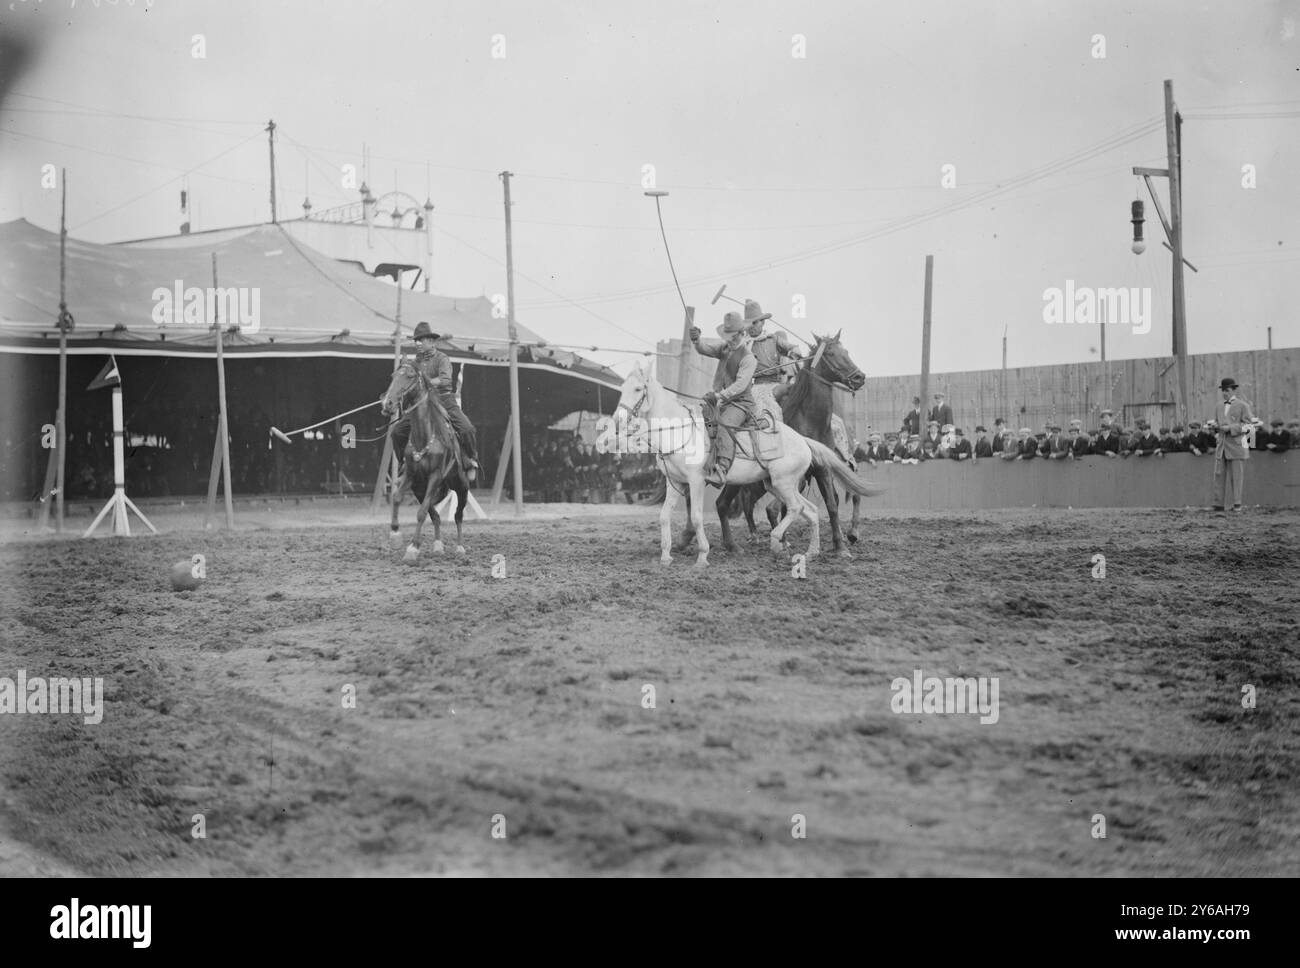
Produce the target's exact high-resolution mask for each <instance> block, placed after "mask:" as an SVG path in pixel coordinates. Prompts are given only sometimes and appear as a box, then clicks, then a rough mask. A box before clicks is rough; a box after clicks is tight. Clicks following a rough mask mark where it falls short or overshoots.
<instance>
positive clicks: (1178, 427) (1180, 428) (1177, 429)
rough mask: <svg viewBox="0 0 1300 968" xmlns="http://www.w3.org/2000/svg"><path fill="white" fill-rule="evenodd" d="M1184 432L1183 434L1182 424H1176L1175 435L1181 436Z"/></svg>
mask: <svg viewBox="0 0 1300 968" xmlns="http://www.w3.org/2000/svg"><path fill="white" fill-rule="evenodd" d="M1182 432H1183V427H1182V424H1174V433H1176V434H1181V433H1182Z"/></svg>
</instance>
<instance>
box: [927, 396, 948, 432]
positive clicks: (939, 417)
mask: <svg viewBox="0 0 1300 968" xmlns="http://www.w3.org/2000/svg"><path fill="white" fill-rule="evenodd" d="M930 423H937V424H938V425H939V426H940V427H942V426H944V425H945V424H950V423H953V419H952V407H950V406H948V404H946V403H944V402H943V394H942V393H936V394H935V395H934V406H933V407H932V408H931V409H930Z"/></svg>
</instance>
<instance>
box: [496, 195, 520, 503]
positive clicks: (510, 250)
mask: <svg viewBox="0 0 1300 968" xmlns="http://www.w3.org/2000/svg"><path fill="white" fill-rule="evenodd" d="M510 174H511V173H510V172H508V171H503V172H502V173H501V181H502V183H503V184H504V185H505V193H506V199H505V204H506V310H507V315H506V325H507V328H508V331H509V335H510V431H511V445H510V446H511V457H512V458H513V467H514V472H515V474H514V490H515V514H516V515H517V516H518V515H522V514H523V513H524V462H523V446H522V444H521V442H520V428H519V333H518V332H517V331H516V329H515V259H514V247H513V245H512V241H511V232H510Z"/></svg>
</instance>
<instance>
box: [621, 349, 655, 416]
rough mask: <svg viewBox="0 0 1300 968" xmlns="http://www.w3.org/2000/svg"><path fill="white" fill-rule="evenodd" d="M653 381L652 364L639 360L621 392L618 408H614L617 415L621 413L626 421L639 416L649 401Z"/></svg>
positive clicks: (624, 382)
mask: <svg viewBox="0 0 1300 968" xmlns="http://www.w3.org/2000/svg"><path fill="white" fill-rule="evenodd" d="M653 381H654V375H653V374H652V373H651V372H650V363H648V362H647V361H645V360H638V361H637V363H636V365H635V366H633V367H632V372H631V373H629V374H628V375H627V379H625V380H624V381H623V386H622V388H621V389H620V390H619V395H618V406H617V407H615V408H614V412H615V414H619V413H620V412H621V413H622V414H623V415H624V419H627V418H628V417H636V416H639V415H640V413H641V411H642V410H644V409H645V406H646V402H647V401H648V400H649V397H650V386H651V384H652V382H653Z"/></svg>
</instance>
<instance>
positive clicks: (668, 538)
mask: <svg viewBox="0 0 1300 968" xmlns="http://www.w3.org/2000/svg"><path fill="white" fill-rule="evenodd" d="M664 483H665V484H666V485H667V486H666V487H665V488H664V506H663V507H661V508H660V509H659V564H661V565H663V566H664V567H665V568H666V567H668V566H669V565H671V564H672V562H673V556H672V550H671V549H672V544H673V511H675V510H676V509H677V499H678V498H679V497H681V495H680V494H679V493H678V492H677V488H675V487H674V486H673V482H672V481H671V480H669V479H668V478H667V476H665V477H664Z"/></svg>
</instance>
